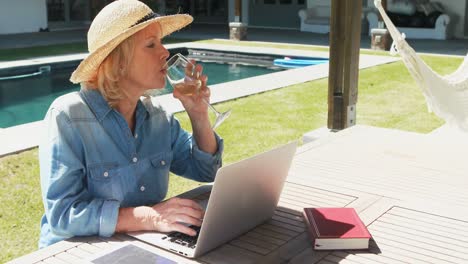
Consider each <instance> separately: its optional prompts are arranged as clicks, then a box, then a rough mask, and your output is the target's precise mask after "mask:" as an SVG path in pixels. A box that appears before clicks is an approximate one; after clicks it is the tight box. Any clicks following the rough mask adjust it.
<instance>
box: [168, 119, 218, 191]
mask: <svg viewBox="0 0 468 264" xmlns="http://www.w3.org/2000/svg"><path fill="white" fill-rule="evenodd" d="M171 134H172V149H173V161H172V163H171V171H172V172H173V173H175V174H177V175H180V176H182V177H185V178H188V179H192V180H196V181H200V182H212V181H213V180H214V178H215V176H216V172H217V171H218V169H219V168H221V166H222V153H223V150H224V143H223V139H222V138H221V137H219V135H218V134H216V133H215V138H216V142H217V145H218V149H217V150H216V152H215V153H214V154H211V153H207V152H205V151H202V150H200V149H199V148H198V145H197V143H196V141H195V138H193V137H192V135H191V134H190V133H188V132H187V131H185V130H183V129H182V128H181V127H180V124H179V121H178V120H177V119H176V118H175V117H172V120H171Z"/></svg>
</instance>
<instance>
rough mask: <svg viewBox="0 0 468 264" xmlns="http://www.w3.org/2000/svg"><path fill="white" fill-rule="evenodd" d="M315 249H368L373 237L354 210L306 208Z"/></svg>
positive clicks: (306, 218)
mask: <svg viewBox="0 0 468 264" xmlns="http://www.w3.org/2000/svg"><path fill="white" fill-rule="evenodd" d="M304 219H305V221H306V224H307V228H308V230H309V233H310V237H311V238H312V241H313V245H314V249H316V250H335V249H367V248H369V239H370V238H371V235H370V233H369V231H368V230H367V228H366V226H365V225H364V223H362V221H361V219H360V218H359V216H358V214H357V213H356V210H354V208H344V207H340V208H304Z"/></svg>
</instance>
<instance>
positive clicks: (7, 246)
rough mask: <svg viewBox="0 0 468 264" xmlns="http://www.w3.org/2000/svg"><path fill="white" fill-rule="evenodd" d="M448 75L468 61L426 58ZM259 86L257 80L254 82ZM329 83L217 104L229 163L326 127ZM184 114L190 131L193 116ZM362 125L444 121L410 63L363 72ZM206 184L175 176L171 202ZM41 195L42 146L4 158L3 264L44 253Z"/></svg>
mask: <svg viewBox="0 0 468 264" xmlns="http://www.w3.org/2000/svg"><path fill="white" fill-rule="evenodd" d="M423 58H424V60H425V61H426V62H427V63H428V64H429V65H430V66H431V67H433V69H435V70H436V71H437V72H439V73H441V74H447V73H450V72H453V71H454V70H455V69H456V67H457V66H458V65H459V64H460V63H461V62H462V58H453V57H439V56H423ZM252 85H255V83H252ZM327 85H328V81H327V79H321V80H317V81H312V82H307V83H302V84H298V85H293V86H290V87H286V88H283V89H278V90H275V91H270V92H265V93H261V94H257V95H252V96H249V97H245V98H240V99H236V100H232V101H229V102H225V103H222V104H217V105H216V107H217V108H219V109H220V110H226V109H228V108H231V109H233V112H232V115H231V117H230V118H229V119H228V120H227V121H226V122H225V123H223V125H222V126H221V127H219V129H218V130H217V132H218V133H219V134H220V135H221V136H222V137H223V138H224V143H225V152H224V156H223V157H224V164H229V163H232V162H235V161H238V160H240V159H243V158H246V157H249V156H251V155H253V154H256V153H259V152H262V151H265V150H268V149H271V148H272V147H274V146H277V145H279V144H282V143H286V142H288V141H291V140H295V139H300V138H301V136H302V135H303V134H304V133H306V132H308V131H310V130H313V129H316V128H319V127H322V126H326V122H327ZM177 117H178V118H179V120H180V121H181V123H182V126H184V127H185V128H186V129H189V121H188V118H187V115H186V113H178V114H177ZM356 121H357V123H358V124H365V125H372V126H378V127H387V128H394V129H401V130H407V131H415V132H421V133H426V132H429V131H431V130H433V129H435V128H437V127H439V126H440V125H442V123H443V122H442V120H440V119H439V118H437V117H436V116H434V115H433V114H431V113H428V112H427V108H426V104H425V101H424V97H423V95H422V94H421V92H420V90H419V88H417V87H416V84H415V82H414V81H413V79H412V78H411V76H410V75H409V73H408V72H407V70H406V68H405V67H404V65H403V63H402V62H396V63H392V64H386V65H381V66H376V67H373V68H369V69H365V70H362V71H360V78H359V101H358V104H357V120H356ZM195 186H198V183H196V182H193V181H189V180H185V179H182V178H179V177H175V176H171V180H170V186H169V193H168V197H172V196H174V195H177V194H179V193H181V192H184V191H186V190H189V189H191V188H193V187H195ZM42 213H43V206H42V202H41V198H40V185H39V168H38V161H37V149H33V150H30V151H26V152H23V153H21V154H17V155H11V156H7V157H4V158H1V159H0V233H1V234H2V237H4V241H3V243H1V244H0V252H1V253H0V254H1V255H0V262H2V263H3V262H5V261H8V260H10V259H12V258H15V257H19V256H21V255H24V254H27V253H29V252H32V251H35V250H36V249H37V239H38V236H39V221H40V217H41V215H42Z"/></svg>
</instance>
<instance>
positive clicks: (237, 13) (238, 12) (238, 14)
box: [234, 0, 242, 22]
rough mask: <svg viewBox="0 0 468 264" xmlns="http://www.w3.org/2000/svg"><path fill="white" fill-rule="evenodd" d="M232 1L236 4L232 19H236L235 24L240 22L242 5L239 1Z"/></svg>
mask: <svg viewBox="0 0 468 264" xmlns="http://www.w3.org/2000/svg"><path fill="white" fill-rule="evenodd" d="M234 1H235V2H236V4H235V10H234V17H235V19H236V22H240V21H241V20H240V19H241V9H242V3H241V0H234Z"/></svg>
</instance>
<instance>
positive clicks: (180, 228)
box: [169, 223, 197, 236]
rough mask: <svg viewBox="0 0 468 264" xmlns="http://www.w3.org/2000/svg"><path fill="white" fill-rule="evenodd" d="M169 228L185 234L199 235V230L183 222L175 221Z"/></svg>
mask: <svg viewBox="0 0 468 264" xmlns="http://www.w3.org/2000/svg"><path fill="white" fill-rule="evenodd" d="M169 228H170V229H171V230H173V231H177V232H180V233H184V234H186V235H189V236H196V235H197V232H196V231H195V230H193V229H192V228H190V227H188V226H186V225H183V224H181V223H173V224H171V226H170V227H169Z"/></svg>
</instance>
